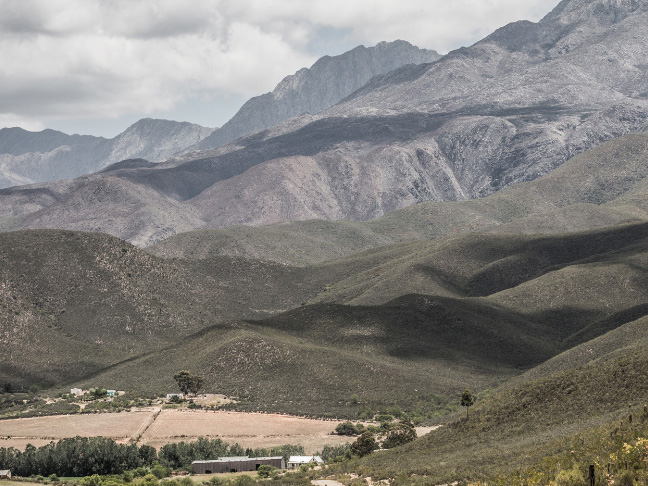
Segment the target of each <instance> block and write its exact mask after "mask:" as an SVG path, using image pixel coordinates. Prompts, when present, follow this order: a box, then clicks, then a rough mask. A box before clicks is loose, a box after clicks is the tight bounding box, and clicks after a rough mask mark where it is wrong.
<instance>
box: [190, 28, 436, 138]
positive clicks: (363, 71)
mask: <svg viewBox="0 0 648 486" xmlns="http://www.w3.org/2000/svg"><path fill="white" fill-rule="evenodd" d="M440 57H441V56H440V55H439V54H438V53H437V52H436V51H433V50H428V49H420V48H418V47H416V46H413V45H412V44H410V43H409V42H406V41H403V40H396V41H393V42H380V43H378V44H377V45H375V46H373V47H365V46H358V47H355V48H354V49H351V50H350V51H347V52H345V53H344V54H340V55H339V56H324V57H322V58H320V59H318V60H317V61H316V62H315V64H313V65H312V66H311V67H310V68H303V69H300V70H299V71H297V72H296V73H295V74H291V75H290V76H286V77H285V78H284V79H283V80H282V81H281V82H280V83H279V84H278V85H277V86H276V87H275V89H274V90H273V91H271V92H270V93H266V94H263V95H261V96H257V97H254V98H252V99H250V100H249V101H248V102H247V103H245V104H244V105H243V106H242V107H241V109H240V110H239V112H238V113H237V114H236V115H234V117H233V118H232V119H231V120H230V121H228V122H227V123H226V124H225V125H223V127H222V128H220V129H219V130H216V131H215V132H214V133H213V134H211V135H210V136H209V137H207V138H206V139H205V140H203V141H202V142H200V143H199V144H197V145H196V146H195V147H191V149H192V150H193V149H210V148H215V147H219V146H221V145H224V144H226V143H228V142H231V141H233V140H236V139H237V138H240V137H242V136H244V135H248V134H250V133H254V132H257V131H260V130H263V129H265V128H269V127H271V126H273V125H275V124H277V123H280V122H282V121H285V120H287V119H289V118H292V117H295V116H299V115H302V114H304V113H319V112H321V111H322V110H325V109H327V108H329V107H331V106H333V105H335V104H336V103H338V102H340V101H341V100H343V99H344V98H346V97H347V96H349V95H350V94H351V93H353V92H354V91H356V90H358V89H360V88H361V87H362V86H363V85H365V84H366V83H367V82H368V81H369V80H370V79H371V78H373V77H375V76H378V75H382V74H385V73H388V72H390V71H392V70H394V69H397V68H400V67H402V66H405V65H407V64H421V63H429V62H433V61H436V60H438V59H439V58H440Z"/></svg>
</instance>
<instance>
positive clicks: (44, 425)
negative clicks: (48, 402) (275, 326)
mask: <svg viewBox="0 0 648 486" xmlns="http://www.w3.org/2000/svg"><path fill="white" fill-rule="evenodd" d="M155 414H156V412H154V411H138V412H128V413H125V412H122V413H101V414H88V415H54V416H48V417H36V418H26V419H11V420H2V421H0V447H15V448H17V449H21V450H22V449H24V448H25V446H26V445H27V444H28V443H29V444H32V445H34V446H37V447H38V446H41V445H44V444H47V443H48V442H50V441H52V440H58V439H61V438H64V437H74V436H77V435H79V436H84V437H92V436H104V437H110V438H112V439H115V440H117V441H120V442H121V441H127V440H129V439H131V438H136V437H138V436H139V435H140V434H142V432H144V433H143V435H142V437H141V439H140V441H139V443H140V444H150V445H152V446H154V447H156V448H159V447H161V446H163V445H164V444H168V443H173V442H180V441H192V440H195V439H196V438H198V437H201V436H202V437H209V438H216V437H219V438H221V439H222V440H224V441H225V442H229V443H232V444H233V443H238V444H240V445H241V446H243V447H251V448H257V447H272V446H276V445H283V444H300V445H303V446H304V448H305V449H306V452H307V453H313V452H316V451H318V450H321V449H322V447H324V446H325V445H336V444H343V443H346V442H350V441H352V440H353V438H350V437H340V436H336V435H329V434H330V432H331V431H332V430H333V429H335V426H336V425H337V424H338V423H339V422H336V421H330V420H313V419H306V418H300V417H292V416H287V415H277V414H261V413H243V412H220V411H218V412H208V411H184V410H163V411H162V412H160V413H159V415H157V417H156V416H155ZM154 418H155V420H153V419H154ZM151 422H152V423H151ZM147 426H148V428H147Z"/></svg>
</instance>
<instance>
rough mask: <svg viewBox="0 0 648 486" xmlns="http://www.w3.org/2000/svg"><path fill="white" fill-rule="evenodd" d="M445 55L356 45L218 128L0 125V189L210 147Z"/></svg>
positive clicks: (143, 123)
mask: <svg viewBox="0 0 648 486" xmlns="http://www.w3.org/2000/svg"><path fill="white" fill-rule="evenodd" d="M439 57H441V56H440V55H439V54H437V53H436V52H435V51H430V50H425V49H419V48H418V47H415V46H413V45H411V44H410V43H408V42H405V41H394V42H381V43H379V44H378V45H376V46H374V47H369V48H367V47H364V46H358V47H356V48H355V49H353V50H351V51H349V52H346V53H344V54H341V55H339V56H334V57H331V56H325V57H323V58H321V59H319V60H318V61H317V62H316V63H315V64H313V66H311V68H310V69H307V68H303V69H301V70H299V71H298V72H297V73H295V74H294V75H291V76H287V77H286V78H285V79H284V80H283V81H281V83H279V84H278V85H277V87H276V88H275V89H274V91H272V92H271V93H266V94H264V95H262V96H259V97H256V98H252V99H251V100H249V101H248V102H247V103H245V105H243V107H242V108H241V109H240V110H239V112H238V113H237V114H236V115H235V116H234V118H232V119H231V120H230V121H229V122H227V123H226V124H225V125H224V126H223V127H222V128H220V129H211V128H205V127H201V126H199V125H196V124H191V123H186V122H184V123H180V122H174V121H169V120H152V119H149V118H146V119H143V120H140V121H138V122H137V123H135V124H133V125H132V126H131V127H129V128H128V129H127V130H126V131H124V132H123V133H121V134H119V135H118V136H116V137H115V138H113V139H105V138H103V137H93V136H89V135H85V136H80V135H72V136H69V135H66V134H64V133H61V132H57V131H55V130H44V131H42V132H28V131H26V130H23V129H20V128H4V129H2V130H0V188H2V187H10V186H16V185H24V184H31V183H35V182H46V181H52V180H58V179H70V178H74V177H78V176H80V175H83V174H89V173H92V172H96V171H98V170H101V169H104V168H106V167H107V166H109V165H111V164H114V163H116V162H120V161H122V160H125V159H134V158H142V159H146V160H148V161H149V162H162V161H164V160H166V159H169V158H171V157H172V156H174V155H176V154H178V153H181V152H183V151H187V150H194V149H199V148H213V147H217V146H219V145H222V144H223V143H225V142H228V141H231V140H234V139H236V138H239V137H241V136H243V135H247V134H250V133H253V132H256V131H258V130H261V129H264V128H267V127H269V126H271V125H274V124H276V123H279V122H282V121H284V120H286V119H288V118H291V117H293V116H296V115H299V114H303V113H305V112H309V113H317V112H319V111H321V110H323V109H325V108H328V107H330V106H332V105H334V104H335V103H337V102H338V101H340V100H341V99H343V98H345V97H346V96H348V95H350V94H351V93H352V92H354V91H355V90H357V89H358V88H360V87H361V86H362V85H364V84H365V83H366V82H367V81H369V80H370V79H371V78H373V77H374V76H376V75H379V74H385V73H387V72H388V71H391V70H392V69H395V68H397V67H400V66H403V65H404V64H409V63H422V62H431V61H435V60H437V59H438V58H439Z"/></svg>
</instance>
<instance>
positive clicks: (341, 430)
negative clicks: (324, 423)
mask: <svg viewBox="0 0 648 486" xmlns="http://www.w3.org/2000/svg"><path fill="white" fill-rule="evenodd" d="M358 425H360V426H361V427H362V428H363V429H364V426H363V425H362V424H358ZM335 433H336V434H337V435H359V434H360V433H362V431H358V426H357V425H355V424H353V423H351V422H342V423H341V424H338V425H337V427H335Z"/></svg>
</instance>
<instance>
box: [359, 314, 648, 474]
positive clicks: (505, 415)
mask: <svg viewBox="0 0 648 486" xmlns="http://www.w3.org/2000/svg"><path fill="white" fill-rule="evenodd" d="M647 331H648V319H647V318H642V319H640V320H637V321H634V322H631V323H628V324H625V325H624V326H622V327H620V328H618V329H616V330H614V331H610V332H609V333H607V334H605V335H603V336H601V337H599V338H597V339H594V340H593V341H590V342H587V343H585V344H582V345H580V346H577V347H575V348H573V349H571V350H569V351H567V352H565V353H562V354H560V355H558V356H557V357H555V358H553V359H551V360H549V361H547V362H546V363H544V364H543V365H540V366H539V367H537V368H535V369H533V370H531V371H529V372H528V373H525V374H523V375H521V376H519V377H517V378H514V379H513V380H511V381H510V382H509V383H507V384H506V385H504V386H503V387H502V388H501V389H500V390H499V391H498V392H496V393H494V394H491V396H488V397H485V398H483V399H478V401H477V403H476V405H475V406H474V407H472V408H471V410H470V418H469V419H466V418H465V413H463V414H459V415H457V416H456V417H455V418H454V420H452V421H450V422H449V423H448V424H447V425H445V426H443V427H442V428H440V429H438V430H436V431H434V432H432V433H430V434H428V435H427V436H424V437H422V438H420V439H418V440H417V441H415V442H413V443H410V444H407V445H405V446H403V447H401V448H398V449H395V450H393V451H389V452H381V453H380V454H373V455H371V456H368V457H367V458H366V459H364V460H363V461H361V463H360V464H356V465H355V466H353V468H354V469H355V470H356V471H361V472H362V473H363V474H365V475H368V476H372V477H373V478H374V479H377V478H394V477H400V476H402V475H407V476H410V477H411V475H418V476H422V477H420V478H418V479H416V478H413V479H412V480H411V482H413V483H419V484H438V483H441V482H445V481H451V480H485V479H490V480H491V481H492V484H531V483H532V482H533V481H532V480H531V479H530V477H531V476H534V477H535V478H536V480H537V479H538V477H539V476H540V477H542V476H541V475H542V474H544V475H545V476H544V480H541V481H540V483H541V484H547V483H548V481H549V480H553V479H554V478H555V476H556V474H557V473H558V472H559V471H560V470H570V469H571V468H572V466H574V465H575V466H577V468H578V469H579V470H581V471H584V470H585V468H586V467H587V465H588V464H592V463H598V464H599V467H601V464H602V465H603V467H605V465H606V464H607V463H610V462H611V463H612V464H611V467H612V472H613V474H615V475H616V473H617V471H618V470H619V469H621V470H622V469H623V464H622V463H621V464H619V463H614V461H612V460H611V459H610V457H609V454H610V453H611V452H612V451H613V450H614V449H610V448H611V447H614V446H617V447H619V448H621V446H622V445H623V443H624V441H625V442H630V440H629V439H630V438H632V437H635V438H636V437H637V436H639V437H646V433H648V423H646V422H645V420H646V417H643V416H642V413H641V411H642V409H643V407H644V405H645V404H648V385H647V383H646V380H645V377H646V374H647V373H648V338H647V336H648V332H647ZM628 414H634V416H635V420H634V421H633V422H631V423H629V422H628ZM642 417H643V418H642ZM545 458H548V459H545ZM600 471H601V470H600V469H599V474H600ZM619 472H622V471H619ZM498 477H500V480H499V481H500V483H497V478H498ZM583 478H584V473H583ZM406 482H407V481H406ZM489 484H490V483H489Z"/></svg>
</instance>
